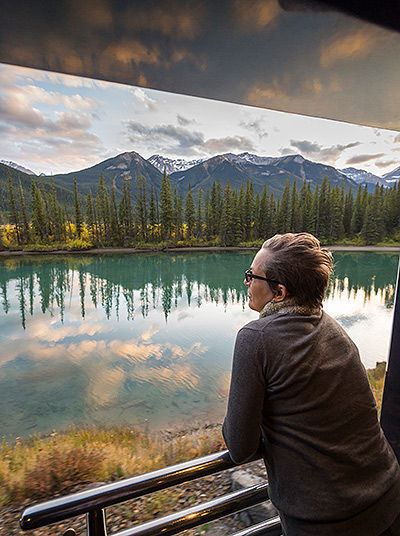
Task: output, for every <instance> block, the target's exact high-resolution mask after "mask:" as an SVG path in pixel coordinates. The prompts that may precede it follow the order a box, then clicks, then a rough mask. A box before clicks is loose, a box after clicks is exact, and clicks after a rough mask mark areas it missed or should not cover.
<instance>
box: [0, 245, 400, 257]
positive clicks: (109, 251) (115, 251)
mask: <svg viewBox="0 0 400 536" xmlns="http://www.w3.org/2000/svg"><path fill="white" fill-rule="evenodd" d="M323 247H324V248H326V249H329V250H330V251H349V252H363V251H367V252H375V253H379V252H380V253H382V252H383V253H400V245H399V246H352V245H343V246H340V245H334V246H330V245H327V246H323ZM258 249H259V246H193V247H189V246H188V247H163V248H157V247H156V246H155V247H154V248H93V249H85V250H66V249H54V250H44V251H39V250H6V251H0V257H18V256H22V255H122V254H131V255H132V254H136V253H178V252H184V253H188V252H191V251H194V252H197V251H257V250H258Z"/></svg>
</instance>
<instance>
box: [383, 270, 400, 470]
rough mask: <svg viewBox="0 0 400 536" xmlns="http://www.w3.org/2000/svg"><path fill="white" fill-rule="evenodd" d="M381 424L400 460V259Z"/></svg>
mask: <svg viewBox="0 0 400 536" xmlns="http://www.w3.org/2000/svg"><path fill="white" fill-rule="evenodd" d="M381 426H382V429H383V431H384V433H385V436H386V438H387V440H388V441H389V443H390V444H391V446H392V448H393V450H394V453H395V454H396V456H397V460H398V461H399V462H400V260H399V267H398V270H397V282H396V294H395V302H394V308H393V328H392V340H391V343H390V350H389V359H388V364H387V368H386V377H385V387H384V390H383V399H382V412H381Z"/></svg>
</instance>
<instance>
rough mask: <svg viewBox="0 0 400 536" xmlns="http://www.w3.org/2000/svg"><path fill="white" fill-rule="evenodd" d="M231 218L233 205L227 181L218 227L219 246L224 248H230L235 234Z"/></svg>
mask: <svg viewBox="0 0 400 536" xmlns="http://www.w3.org/2000/svg"><path fill="white" fill-rule="evenodd" d="M232 216H233V205H232V190H231V185H230V183H229V181H228V182H227V183H226V186H225V189H224V200H223V208H222V215H221V226H220V233H219V235H220V240H221V244H223V245H224V246H231V245H233V243H234V239H235V234H234V231H233V229H232Z"/></svg>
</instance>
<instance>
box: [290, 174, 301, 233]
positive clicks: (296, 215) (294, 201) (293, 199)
mask: <svg viewBox="0 0 400 536" xmlns="http://www.w3.org/2000/svg"><path fill="white" fill-rule="evenodd" d="M290 229H291V231H292V232H293V233H298V232H299V231H300V229H301V226H300V209H299V195H298V193H297V185H296V181H294V182H293V185H292V195H291V196H290Z"/></svg>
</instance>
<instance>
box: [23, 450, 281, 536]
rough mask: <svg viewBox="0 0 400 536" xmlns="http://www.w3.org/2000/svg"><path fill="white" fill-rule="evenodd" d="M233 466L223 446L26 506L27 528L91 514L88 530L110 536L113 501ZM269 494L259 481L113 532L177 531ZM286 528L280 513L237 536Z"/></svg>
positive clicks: (148, 535)
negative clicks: (108, 510)
mask: <svg viewBox="0 0 400 536" xmlns="http://www.w3.org/2000/svg"><path fill="white" fill-rule="evenodd" d="M258 459H260V457H259V456H256V457H254V458H253V459H252V460H251V461H255V460H258ZM232 467H236V464H235V463H234V462H233V461H232V460H231V458H230V456H229V452H228V451H227V450H225V451H223V452H217V453H215V454H210V455H208V456H203V457H202V458H197V459H194V460H191V461H188V462H183V463H180V464H177V465H172V466H170V467H166V468H165V469H159V470H157V471H152V472H151V473H146V474H144V475H139V476H135V477H132V478H127V479H124V480H120V481H118V482H114V483H112V484H106V485H104V486H100V487H98V488H95V489H91V490H88V491H82V492H79V493H74V494H72V495H67V496H65V497H60V498H58V499H53V500H51V501H47V502H44V503H41V504H38V505H35V506H31V507H29V508H27V509H26V510H25V511H24V512H23V514H22V516H21V519H20V526H21V528H22V529H23V530H31V529H36V528H39V527H44V526H47V525H50V524H52V523H57V522H60V521H65V520H67V519H70V518H73V517H76V516H79V515H82V514H86V520H87V534H88V536H107V523H106V514H105V508H107V507H108V506H111V505H113V504H117V503H121V502H124V501H128V500H130V499H137V498H139V497H142V496H143V495H146V494H148V493H153V492H155V491H160V490H162V489H165V488H169V487H171V486H175V485H177V484H182V483H184V482H188V481H191V480H194V479H197V478H200V477H203V476H209V475H212V474H214V473H218V472H220V471H224V470H226V469H230V468H232ZM268 499H269V495H268V483H265V484H259V485H256V486H252V487H249V488H245V489H241V490H238V491H234V492H231V493H228V494H226V495H223V496H221V497H217V498H215V499H212V500H210V501H207V502H204V503H201V504H198V505H196V506H192V507H190V508H186V509H184V510H181V511H179V512H174V513H173V514H169V515H167V516H164V517H161V518H158V519H154V520H152V521H149V522H147V523H143V524H141V525H136V526H133V527H131V528H128V529H125V530H123V531H121V532H116V533H114V534H113V536H157V535H166V536H167V535H172V534H177V533H178V532H181V531H183V530H186V529H189V528H193V527H196V526H198V525H202V524H204V523H207V522H209V521H214V520H216V519H219V518H221V517H224V516H227V515H229V514H233V513H236V512H239V511H240V510H244V509H245V508H249V507H251V506H255V505H257V504H260V503H262V502H264V501H267V500H268ZM281 532H282V531H281V525H280V521H279V517H274V518H271V519H268V520H266V521H263V522H262V523H258V524H257V525H253V526H251V527H249V528H247V529H244V530H242V531H240V532H238V533H236V534H235V535H234V536H261V535H264V534H269V535H272V536H275V535H276V536H278V535H280V534H281ZM64 534H65V536H66V535H67V534H68V536H73V535H74V534H75V531H74V530H73V529H68V530H67V532H65V533H64Z"/></svg>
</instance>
